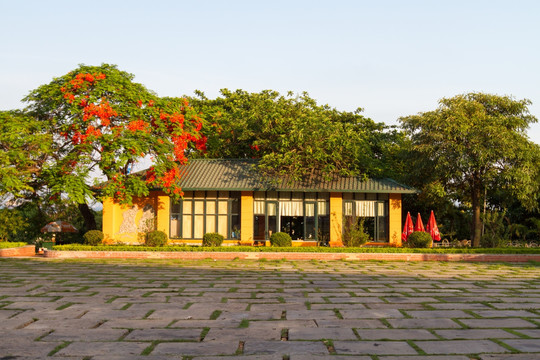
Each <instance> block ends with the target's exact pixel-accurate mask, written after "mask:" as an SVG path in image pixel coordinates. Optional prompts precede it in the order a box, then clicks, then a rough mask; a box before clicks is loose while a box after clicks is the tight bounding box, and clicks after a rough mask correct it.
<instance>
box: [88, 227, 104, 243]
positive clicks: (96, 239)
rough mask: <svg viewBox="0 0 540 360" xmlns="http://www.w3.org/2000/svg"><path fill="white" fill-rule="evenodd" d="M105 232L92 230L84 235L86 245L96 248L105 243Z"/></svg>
mask: <svg viewBox="0 0 540 360" xmlns="http://www.w3.org/2000/svg"><path fill="white" fill-rule="evenodd" d="M103 237H104V235H103V232H102V231H101V230H90V231H87V232H86V233H85V234H84V235H83V238H84V244H85V245H92V246H96V245H99V244H101V243H103Z"/></svg>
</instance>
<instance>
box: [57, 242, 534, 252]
mask: <svg viewBox="0 0 540 360" xmlns="http://www.w3.org/2000/svg"><path fill="white" fill-rule="evenodd" d="M53 250H58V251H62V250H64V251H187V252H191V251H198V252H306V253H421V254H540V248H432V249H413V248H395V247H383V248H369V247H359V248H352V247H351V248H343V247H341V248H338V247H335V248H332V247H307V246H306V247H304V246H299V247H271V246H220V247H202V246H190V245H168V246H164V247H159V248H156V247H150V246H143V245H98V246H89V245H79V244H68V245H56V246H53Z"/></svg>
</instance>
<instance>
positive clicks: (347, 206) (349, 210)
mask: <svg viewBox="0 0 540 360" xmlns="http://www.w3.org/2000/svg"><path fill="white" fill-rule="evenodd" d="M343 215H345V216H352V215H353V203H352V202H350V201H347V202H346V203H345V211H344V214H343Z"/></svg>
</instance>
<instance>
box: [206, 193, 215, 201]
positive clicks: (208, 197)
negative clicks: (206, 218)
mask: <svg viewBox="0 0 540 360" xmlns="http://www.w3.org/2000/svg"><path fill="white" fill-rule="evenodd" d="M206 198H207V199H215V198H217V191H207V192H206Z"/></svg>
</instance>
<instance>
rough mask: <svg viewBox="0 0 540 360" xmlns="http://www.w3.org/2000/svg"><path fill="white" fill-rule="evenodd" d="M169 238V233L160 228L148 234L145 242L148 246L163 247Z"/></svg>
mask: <svg viewBox="0 0 540 360" xmlns="http://www.w3.org/2000/svg"><path fill="white" fill-rule="evenodd" d="M167 240H169V237H168V236H167V234H165V233H164V232H163V231H160V230H154V231H150V232H149V233H147V234H146V239H145V240H144V243H145V245H146V246H152V247H156V246H159V247H163V246H165V245H167Z"/></svg>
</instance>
